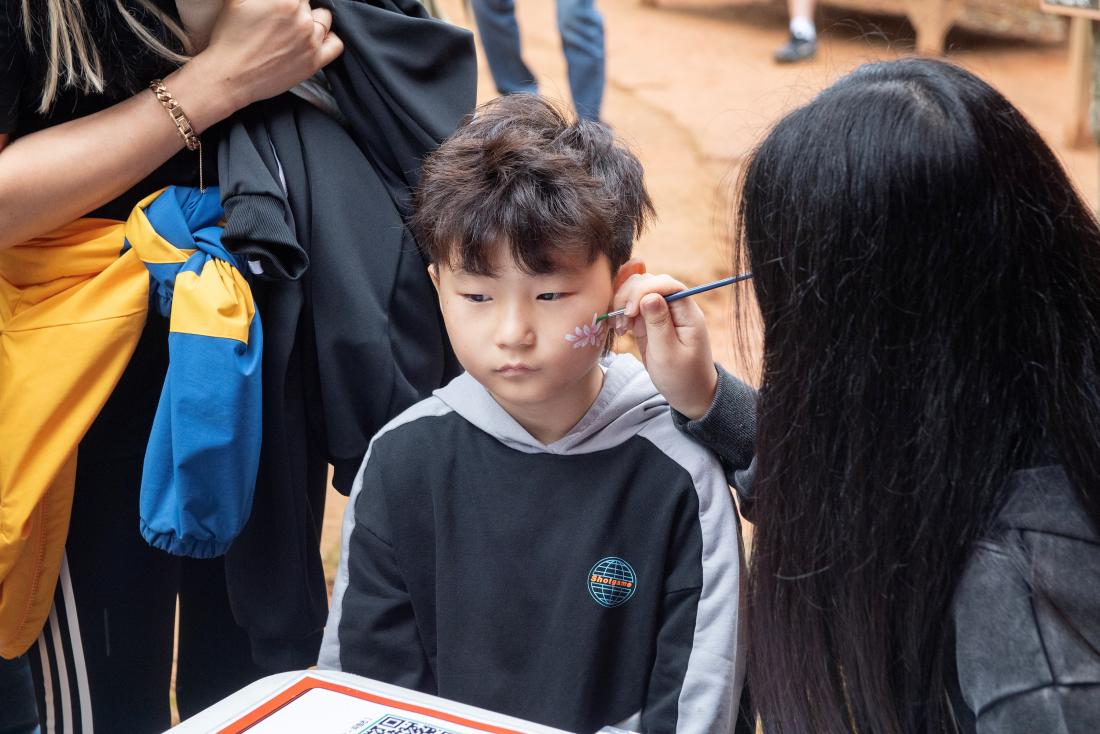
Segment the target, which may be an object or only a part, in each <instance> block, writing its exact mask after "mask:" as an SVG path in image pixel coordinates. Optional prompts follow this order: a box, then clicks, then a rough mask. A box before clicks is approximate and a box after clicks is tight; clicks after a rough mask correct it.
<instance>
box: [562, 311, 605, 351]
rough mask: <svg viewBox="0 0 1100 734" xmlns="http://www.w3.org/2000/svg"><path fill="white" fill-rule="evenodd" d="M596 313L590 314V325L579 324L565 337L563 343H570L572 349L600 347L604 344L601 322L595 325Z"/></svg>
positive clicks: (597, 315)
mask: <svg viewBox="0 0 1100 734" xmlns="http://www.w3.org/2000/svg"><path fill="white" fill-rule="evenodd" d="M598 317H599V314H598V313H594V314H592V323H590V324H581V325H580V326H578V327H577V328H575V329H573V331H571V332H570V333H568V334H566V335H565V341H567V342H572V343H573V348H574V349H580V348H581V347H602V346H603V343H604V336H603V333H604V332H603V322H602V321H601V322H600V323H596V319H597V318H598Z"/></svg>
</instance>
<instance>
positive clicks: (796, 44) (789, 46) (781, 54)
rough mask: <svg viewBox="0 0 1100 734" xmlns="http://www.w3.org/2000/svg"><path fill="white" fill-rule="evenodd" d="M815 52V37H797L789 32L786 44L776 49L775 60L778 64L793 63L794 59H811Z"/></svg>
mask: <svg viewBox="0 0 1100 734" xmlns="http://www.w3.org/2000/svg"><path fill="white" fill-rule="evenodd" d="M815 53H817V39H816V38H799V37H798V36H796V35H794V34H791V37H790V40H788V41H787V43H786V45H784V46H782V47H780V48H778V49H776V51H775V60H776V62H777V63H780V64H793V63H795V62H796V61H805V60H806V59H812V58H813V57H814V54H815Z"/></svg>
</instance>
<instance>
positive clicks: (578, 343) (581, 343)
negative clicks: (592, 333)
mask: <svg viewBox="0 0 1100 734" xmlns="http://www.w3.org/2000/svg"><path fill="white" fill-rule="evenodd" d="M583 346H584V342H573V348H574V349H580V348H581V347H583Z"/></svg>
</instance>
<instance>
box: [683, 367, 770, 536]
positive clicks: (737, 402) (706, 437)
mask: <svg viewBox="0 0 1100 734" xmlns="http://www.w3.org/2000/svg"><path fill="white" fill-rule="evenodd" d="M715 369H717V370H718V390H717V391H716V392H715V394H714V402H713V403H711V406H710V409H709V410H707V412H706V415H704V416H703V417H702V418H699V419H698V420H691V419H689V418H688V417H687V416H685V415H683V414H682V413H680V412H678V411H675V410H673V411H672V419H673V421H674V422H675V424H676V427H677V428H679V429H680V430H681V431H683V432H684V433H685V434H686V435H688V436H690V437H691V438H692V439H694V440H695V441H697V442H699V443H701V444H702V445H703V446H705V447H707V448H708V449H710V450H711V451H713V452H714V453H715V455H717V456H718V460H719V461H721V462H722V468H723V470H725V472H726V478H727V481H729V483H730V484H731V485H732V486H733V487H734V488H735V489H736V490H737V498H738V503H739V504H740V507H741V514H742V515H744V516H745V517H746V518H749V517H750V513H751V507H752V478H753V475H754V474H755V471H756V464H755V459H754V458H753V455H754V453H755V443H756V390H754V389H752V388H751V387H749V386H748V385H747V384H745V383H744V382H742V381H741V380H739V379H737V378H736V377H734V376H733V375H731V374H730V373H729V372H727V371H726V370H724V369H722V367H721V366H720V365H715Z"/></svg>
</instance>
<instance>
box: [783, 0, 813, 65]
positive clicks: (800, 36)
mask: <svg viewBox="0 0 1100 734" xmlns="http://www.w3.org/2000/svg"><path fill="white" fill-rule="evenodd" d="M815 2H816V0H787V13H788V15H789V16H790V19H791V22H790V29H791V35H790V38H788V39H787V42H786V43H785V44H784V45H783V46H781V47H779V48H778V49H776V51H775V60H776V62H777V63H780V64H793V63H795V62H796V61H806V60H808V59H812V58H813V57H814V54H816V53H817V28H816V27H815V26H814V3H815Z"/></svg>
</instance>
